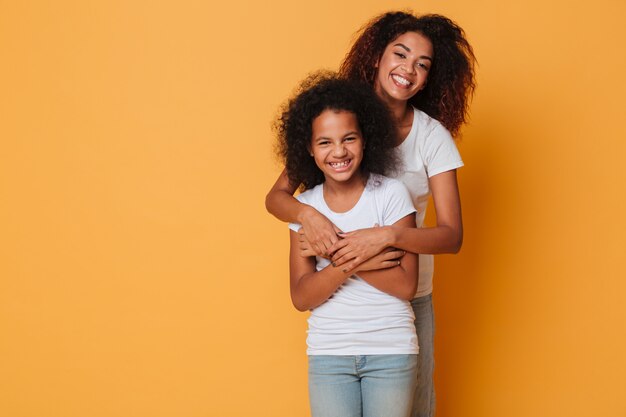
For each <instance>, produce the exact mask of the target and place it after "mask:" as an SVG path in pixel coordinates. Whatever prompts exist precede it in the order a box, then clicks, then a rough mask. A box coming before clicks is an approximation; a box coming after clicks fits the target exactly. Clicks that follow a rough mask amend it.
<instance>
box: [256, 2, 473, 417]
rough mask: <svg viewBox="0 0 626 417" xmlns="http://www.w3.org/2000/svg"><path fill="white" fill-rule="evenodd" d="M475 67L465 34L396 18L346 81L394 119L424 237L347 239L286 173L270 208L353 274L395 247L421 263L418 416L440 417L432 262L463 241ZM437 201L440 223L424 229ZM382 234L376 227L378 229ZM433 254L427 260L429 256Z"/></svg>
mask: <svg viewBox="0 0 626 417" xmlns="http://www.w3.org/2000/svg"><path fill="white" fill-rule="evenodd" d="M475 61H476V60H475V57H474V54H473V51H472V48H471V46H470V44H469V43H468V42H467V40H466V38H465V34H464V32H463V30H462V29H461V28H460V27H459V26H458V25H457V24H455V23H454V22H452V21H451V20H450V19H447V18H446V17H443V16H439V15H425V16H420V17H416V16H414V15H412V14H409V13H405V12H391V13H386V14H384V15H382V16H379V17H376V18H375V19H373V20H372V21H371V22H369V23H368V24H367V25H366V26H365V27H364V28H363V29H362V30H361V31H360V35H359V37H358V38H357V40H356V41H355V43H354V45H353V46H352V49H351V50H350V51H349V52H348V54H347V55H346V58H345V60H344V62H343V63H342V64H341V68H340V73H341V74H342V76H344V77H346V78H350V79H355V80H359V81H364V82H366V83H368V84H369V85H371V86H372V87H373V88H374V89H375V91H376V93H377V94H378V95H379V97H380V98H381V99H382V100H383V101H384V102H385V103H386V104H387V106H388V107H389V109H390V110H391V112H392V114H393V117H394V120H395V123H396V126H397V128H398V131H399V136H398V138H397V143H396V145H397V146H398V148H399V151H400V156H401V158H402V160H403V163H404V166H403V167H402V168H401V169H400V170H399V172H398V179H400V180H401V181H402V182H403V183H404V184H405V185H406V187H407V188H408V190H409V192H410V194H411V198H412V200H413V204H414V205H415V208H416V209H417V215H416V224H417V228H401V227H372V228H370V229H361V230H358V231H355V232H351V233H347V234H343V233H341V231H340V230H339V229H338V228H337V227H336V226H335V225H333V224H332V223H331V222H330V221H329V220H328V219H326V218H325V217H324V216H323V215H322V214H320V213H319V212H317V211H316V210H314V209H313V208H311V207H310V206H307V205H304V204H301V203H299V202H298V201H297V200H296V199H295V198H293V193H294V192H295V190H296V188H297V186H294V185H293V184H290V183H289V179H288V177H287V176H286V174H285V173H283V174H282V175H281V176H280V177H279V179H278V180H277V182H276V184H274V187H273V188H272V190H271V191H270V192H269V194H268V195H267V199H266V206H267V209H268V211H269V212H270V213H272V214H273V215H275V216H276V217H278V218H279V219H281V220H284V221H289V222H295V223H300V224H302V229H301V236H302V248H303V250H304V251H307V250H309V251H313V252H315V253H317V254H318V255H326V256H331V257H332V260H333V262H334V265H336V267H338V268H342V269H345V270H347V271H350V270H353V269H354V268H356V266H357V265H359V264H361V263H362V262H364V261H365V260H367V259H370V258H372V257H373V256H375V255H377V254H379V253H380V252H382V251H383V250H385V249H386V248H388V247H396V248H400V249H404V250H406V251H408V252H412V253H418V254H420V262H419V286H418V289H417V293H416V296H415V298H414V299H413V301H412V306H413V309H414V312H415V327H416V330H417V336H418V341H419V345H420V352H419V355H418V385H417V390H416V394H415V400H414V405H413V408H414V409H413V416H414V417H418V416H419V417H422V416H432V415H433V414H434V409H435V395H434V385H433V368H434V359H433V353H434V348H433V336H434V334H433V333H434V316H433V307H432V276H433V257H432V254H438V253H456V252H458V251H459V249H460V247H461V243H462V240H463V224H462V219H461V203H460V198H459V190H458V185H457V179H456V169H457V168H459V167H461V166H462V165H463V161H462V160H461V157H460V155H459V153H458V150H457V148H456V146H455V144H454V140H453V138H452V135H457V134H458V133H459V130H460V128H461V126H462V125H463V124H464V123H465V122H466V120H467V113H468V103H469V99H470V98H471V96H472V93H473V91H474V87H475V81H474V65H475ZM431 194H432V197H433V201H434V204H435V211H436V219H437V223H436V226H434V227H422V225H423V222H424V216H425V213H426V206H427V204H428V197H429V196H430V195H431ZM372 226H374V225H372ZM424 254H428V255H424Z"/></svg>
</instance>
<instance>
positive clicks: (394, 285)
mask: <svg viewBox="0 0 626 417" xmlns="http://www.w3.org/2000/svg"><path fill="white" fill-rule="evenodd" d="M357 275H358V276H359V277H361V278H363V280H364V281H365V282H367V283H368V284H370V285H371V286H372V287H374V288H376V289H378V290H380V291H382V292H384V293H387V294H389V295H393V296H394V297H397V298H400V299H402V300H407V301H410V300H412V299H413V297H414V296H415V291H416V290H417V280H418V274H417V271H415V270H412V271H409V270H407V269H406V268H404V267H403V266H402V264H400V265H398V266H396V267H393V268H388V269H381V270H378V271H361V272H358V273H357Z"/></svg>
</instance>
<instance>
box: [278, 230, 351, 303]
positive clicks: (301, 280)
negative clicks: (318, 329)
mask: <svg viewBox="0 0 626 417" xmlns="http://www.w3.org/2000/svg"><path fill="white" fill-rule="evenodd" d="M289 241H290V250H289V289H290V292H291V301H292V303H293V305H294V307H296V309H298V310H299V311H306V310H311V309H313V308H315V307H317V306H319V305H320V304H322V303H323V302H324V301H326V300H327V299H328V297H330V296H331V295H332V294H333V293H334V292H335V291H336V290H337V288H339V287H340V286H341V284H343V283H344V281H345V280H346V279H347V278H348V277H349V276H350V275H351V274H352V272H350V271H348V272H344V271H343V269H341V268H335V267H333V266H332V265H328V266H327V267H326V268H324V269H322V270H321V271H317V270H316V268H315V258H314V257H311V256H309V257H303V256H301V255H300V247H299V243H298V234H297V233H296V232H294V231H293V230H290V231H289Z"/></svg>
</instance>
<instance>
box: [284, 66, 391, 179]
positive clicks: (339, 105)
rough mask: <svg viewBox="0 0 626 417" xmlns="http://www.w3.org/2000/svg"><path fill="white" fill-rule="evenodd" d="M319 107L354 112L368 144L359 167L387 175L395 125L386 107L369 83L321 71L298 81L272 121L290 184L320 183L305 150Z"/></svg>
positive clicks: (319, 171) (312, 162)
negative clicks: (275, 118) (296, 86)
mask: <svg viewBox="0 0 626 417" xmlns="http://www.w3.org/2000/svg"><path fill="white" fill-rule="evenodd" d="M324 110H338V111H348V112H351V113H354V114H355V115H356V119H357V122H358V124H359V129H360V130H361V133H362V135H363V140H364V143H365V144H367V146H364V149H363V160H362V161H361V165H360V167H359V169H360V171H361V173H363V174H364V175H367V174H369V173H374V174H381V175H386V174H390V173H391V172H393V170H394V167H395V166H396V165H397V162H398V159H397V156H396V152H395V149H394V148H393V145H394V142H395V137H396V129H395V127H394V124H393V121H392V119H391V115H390V114H389V110H388V109H387V106H385V105H384V104H383V102H382V101H381V100H380V99H379V98H378V96H377V95H376V93H375V92H374V90H373V89H372V87H371V86H369V85H366V84H363V83H361V82H359V81H354V80H347V79H344V78H341V77H339V76H338V75H337V74H336V73H332V72H327V71H324V72H317V73H314V74H312V75H309V76H308V77H307V78H306V79H305V80H304V81H303V82H302V83H301V84H300V86H299V87H298V88H297V89H296V91H295V93H294V95H293V97H292V98H291V99H289V100H288V101H287V102H286V103H285V104H284V105H283V107H282V108H281V112H280V115H279V117H278V119H277V120H276V121H275V123H274V130H275V132H276V136H277V138H278V141H277V146H276V152H277V154H278V156H279V157H280V158H281V159H282V160H283V162H284V164H285V168H286V171H287V176H288V177H289V182H290V183H291V184H292V185H293V186H300V189H301V190H307V189H309V188H313V187H315V186H316V185H318V184H321V183H323V182H324V174H323V173H322V171H321V170H320V169H319V168H318V166H317V165H316V164H315V160H314V159H313V158H312V157H311V155H310V153H309V149H310V146H311V139H312V130H313V120H314V119H315V118H316V117H317V116H319V115H320V114H321V113H322V112H323V111H324Z"/></svg>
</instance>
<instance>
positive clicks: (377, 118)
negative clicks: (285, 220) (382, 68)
mask: <svg viewBox="0 0 626 417" xmlns="http://www.w3.org/2000/svg"><path fill="white" fill-rule="evenodd" d="M277 131H278V139H279V152H280V154H281V156H282V157H283V159H284V162H285V169H286V172H287V176H288V179H289V181H290V183H291V184H294V185H296V186H297V185H300V184H302V188H303V189H304V190H305V191H304V192H303V193H302V194H300V195H299V196H298V197H297V199H298V200H299V201H300V202H301V203H303V204H306V205H309V206H311V207H313V208H314V209H315V210H317V211H319V212H320V213H322V214H323V215H324V216H326V217H327V218H328V219H329V220H330V221H332V222H333V223H334V224H335V225H337V226H338V227H340V228H341V229H342V230H344V231H352V230H357V229H362V228H366V227H372V226H374V225H376V224H378V225H380V226H385V227H387V226H388V227H402V228H411V227H415V209H414V207H413V204H412V201H411V198H410V196H409V194H408V192H407V190H406V189H405V188H404V186H403V185H402V183H400V182H399V181H397V180H393V179H390V178H387V177H384V176H382V174H386V173H388V172H389V171H390V169H391V168H392V166H393V165H394V164H395V163H396V159H395V155H394V152H393V149H392V146H390V144H392V143H393V135H394V134H395V132H394V128H393V125H392V122H391V119H390V117H389V114H388V111H387V109H386V108H385V106H384V105H383V104H382V103H381V102H379V100H378V98H377V97H376V94H375V93H374V92H373V91H371V89H370V88H369V87H368V86H366V85H360V84H359V83H355V82H352V81H348V80H343V79H339V78H337V77H335V76H331V75H323V76H321V75H317V76H314V77H312V78H309V79H308V80H307V81H306V82H305V83H304V84H303V88H302V89H301V92H300V93H299V94H298V95H297V96H296V97H295V98H294V99H293V100H291V101H290V102H289V103H288V107H287V109H286V110H285V111H284V112H283V114H282V116H281V118H280V120H279V122H278V126H277ZM299 228H300V225H299V224H290V229H291V231H290V242H291V250H290V258H289V259H290V289H291V298H292V301H293V304H294V306H295V307H296V308H297V309H298V310H300V311H305V310H311V315H310V317H309V320H308V324H309V330H308V337H307V346H308V349H307V354H308V355H309V397H310V402H311V413H312V416H313V417H322V416H324V417H325V416H337V417H349V416H355V417H356V416H362V415H364V416H383V415H384V416H387V417H408V416H409V414H410V410H411V403H412V399H413V392H414V389H415V383H416V375H417V374H416V372H417V368H416V366H417V353H418V346H417V338H416V335H415V328H414V325H413V320H414V316H413V312H412V309H411V306H410V304H409V302H408V300H411V299H412V298H413V295H414V294H415V290H416V288H417V279H418V277H417V267H418V258H417V256H416V255H414V254H406V255H405V256H404V257H403V258H402V261H401V262H400V261H398V260H393V261H389V260H388V259H389V258H394V257H397V256H398V255H394V254H392V255H391V256H389V255H388V254H386V253H383V254H381V255H378V256H375V257H373V258H372V259H370V260H367V261H365V262H363V263H360V264H358V265H355V267H354V268H352V269H351V270H346V269H345V268H341V267H336V266H334V265H333V264H331V262H330V261H329V260H328V259H326V258H323V257H317V258H316V257H309V256H302V254H301V251H300V243H299V237H298V233H297V230H298V229H299Z"/></svg>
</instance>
